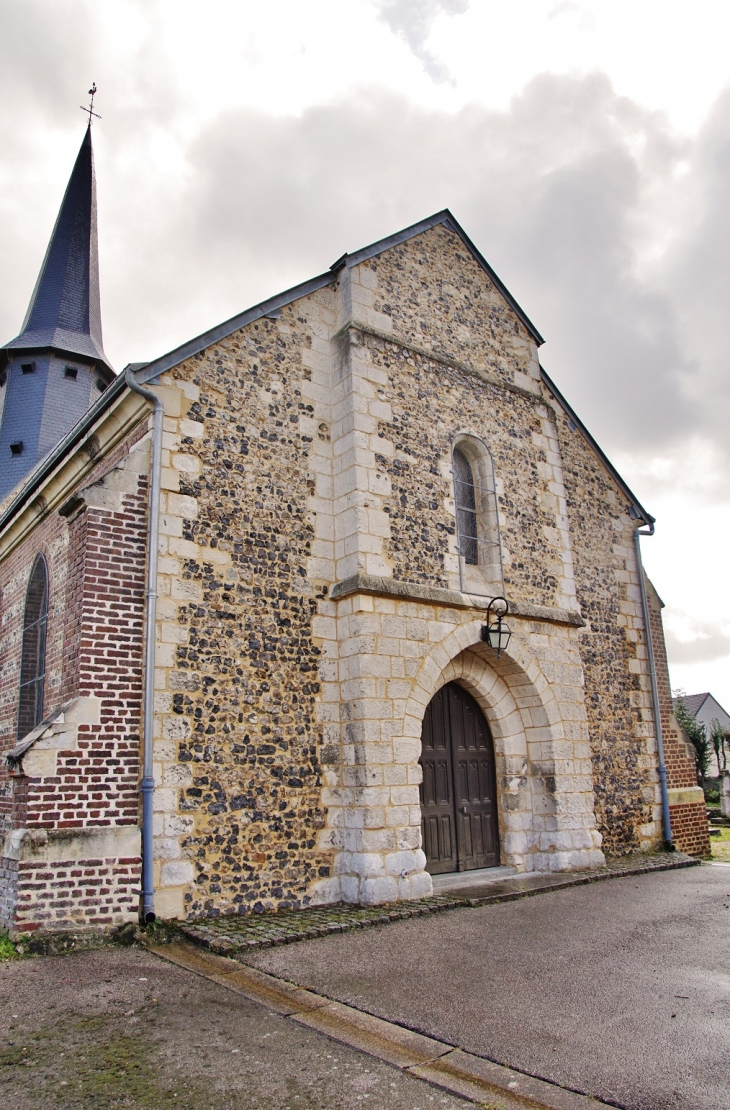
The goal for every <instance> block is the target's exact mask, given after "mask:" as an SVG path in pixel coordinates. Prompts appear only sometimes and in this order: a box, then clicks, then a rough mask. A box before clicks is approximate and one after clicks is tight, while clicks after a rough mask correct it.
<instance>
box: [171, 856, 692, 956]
mask: <svg viewBox="0 0 730 1110" xmlns="http://www.w3.org/2000/svg"><path fill="white" fill-rule="evenodd" d="M698 864H699V860H696V859H694V858H693V857H691V856H686V855H683V854H682V853H681V852H674V853H669V852H658V853H656V854H652V855H642V856H633V857H629V858H627V857H625V856H623V857H619V858H617V859H612V860H609V861H608V862H607V865H606V867H604V868H601V869H600V870H596V871H582V872H579V873H562V874H555V875H552V874H547V875H546V874H530V875H515V876H512V877H510V878H507V879H500V880H497V881H492V882H489V883H485V884H484V885H483V886H482V887H477V888H474V889H473V890H469V892H468V893H462V894H450V895H438V896H434V897H431V898H420V899H418V900H417V901H413V902H397V903H392V904H389V905H380V906H352V905H345V904H343V903H338V904H337V905H333V906H318V907H313V908H310V909H303V910H292V911H289V912H286V913H247V914H241V915H233V914H229V915H223V916H220V917H208V918H202V919H200V920H198V921H195V922H189V923H186V924H185V925H182V926H181V927H180V930H179V931H180V932H181V933H182V934H183V936H185V937H186V938H187V939H188V940H190V941H192V942H193V943H195V944H198V945H201V946H202V947H204V948H207V949H209V950H210V951H211V952H215V953H217V954H218V955H221V956H231V957H234V958H235V957H242V956H245V954H246V952H249V951H253V950H255V949H259V948H272V947H274V946H275V945H278V944H292V943H294V942H295V941H299V940H313V939H314V938H315V937H324V936H328V935H330V934H333V933H344V932H349V931H350V930H352V929H364V928H367V927H369V926H372V925H390V924H392V923H393V922H395V921H404V920H406V919H408V918H411V917H421V916H423V915H424V914H430V913H440V912H444V911H445V910H450V909H456V908H458V907H463V906H485V905H490V904H494V903H497V902H509V901H512V900H513V899H515V898H526V897H530V896H531V895H535V894H541V893H545V892H547V891H550V890H564V889H565V888H566V887H569V886H580V885H583V884H585V883H595V882H600V881H601V880H603V879H616V878H621V877H623V876H626V875H634V874H638V873H643V872H646V871H669V870H675V869H677V868H682V867H694V866H696V865H698Z"/></svg>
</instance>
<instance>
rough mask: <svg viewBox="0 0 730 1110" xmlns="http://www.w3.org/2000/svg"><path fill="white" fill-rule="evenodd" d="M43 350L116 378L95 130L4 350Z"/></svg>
mask: <svg viewBox="0 0 730 1110" xmlns="http://www.w3.org/2000/svg"><path fill="white" fill-rule="evenodd" d="M41 350H53V351H56V352H58V353H60V354H62V355H67V356H72V357H77V358H82V359H84V360H85V361H90V362H94V363H96V364H97V365H98V366H99V367H100V368H101V369H102V370H104V369H106V370H107V371H108V373H109V375H113V373H114V371H113V370H112V367H111V365H110V363H109V360H108V359H107V357H106V355H105V353H104V344H103V342H102V336H101V305H100V298H99V262H98V250H97V233H96V180H95V177H94V154H93V150H92V145H91V128H87V131H86V134H85V135H84V140H83V142H82V144H81V149H80V150H79V153H78V157H77V158H76V163H75V165H74V168H73V172H72V173H71V178H70V180H69V183H68V187H67V189H66V193H65V195H64V198H63V202H62V204H61V208H60V211H59V213H58V218H57V220H56V224H55V227H54V228H53V234H52V235H51V241H50V243H49V244H48V250H47V251H46V257H45V258H44V260H43V265H42V266H41V271H40V274H39V275H38V281H37V282H36V286H35V289H34V290H33V296H32V297H31V300H30V305H29V306H28V312H27V313H26V317H25V320H24V321H23V327H22V330H21V332H20V335H18V336H17V337H16V338H15V339H12V340H11V341H10V342H9V343H6V344H5V346H4V347H2V348H0V352H8V353H9V352H13V353H17V354H21V353H28V352H31V351H41ZM7 357H8V355H7V354H5V356H4V359H3V361H6V360H7ZM104 376H105V377H107V376H108V375H107V374H105V375H104Z"/></svg>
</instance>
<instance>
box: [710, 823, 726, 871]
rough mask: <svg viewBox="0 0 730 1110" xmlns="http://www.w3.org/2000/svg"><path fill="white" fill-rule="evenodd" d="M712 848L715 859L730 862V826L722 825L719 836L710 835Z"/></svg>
mask: <svg viewBox="0 0 730 1110" xmlns="http://www.w3.org/2000/svg"><path fill="white" fill-rule="evenodd" d="M711 827H712V826H711ZM710 850H711V852H712V858H713V859H716V860H719V861H720V862H721V863H730V827H728V826H722V827H721V828H720V835H719V836H711V837H710Z"/></svg>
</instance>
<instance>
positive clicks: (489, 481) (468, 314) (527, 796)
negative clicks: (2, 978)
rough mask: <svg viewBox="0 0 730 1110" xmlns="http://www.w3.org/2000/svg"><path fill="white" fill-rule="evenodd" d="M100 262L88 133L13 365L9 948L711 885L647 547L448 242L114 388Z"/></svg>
mask: <svg viewBox="0 0 730 1110" xmlns="http://www.w3.org/2000/svg"><path fill="white" fill-rule="evenodd" d="M96 236H97V233H96V201H95V190H94V170H93V157H92V143H91V132H90V130H89V131H87V133H86V136H85V137H84V141H83V143H82V146H81V150H80V152H79V155H78V159H77V161H76V165H75V167H74V169H73V173H72V175H71V180H70V182H69V185H68V189H67V191H66V194H65V196H64V199H63V203H62V206H61V210H60V213H59V216H58V220H57V222H56V226H55V228H54V230H53V233H52V236H51V241H50V245H49V248H48V252H47V254H46V258H45V260H44V262H43V265H42V267H41V272H40V276H39V278H38V282H37V285H36V288H35V291H34V292H33V295H32V297H31V302H30V307H29V309H28V314H27V316H26V319H25V321H24V323H23V326H22V329H21V332H20V334H19V336H18V337H17V338H16V339H13V340H12V341H11V342H8V343H6V344H5V346H4V347H2V349H0V382H1V383H2V384H1V386H0V639H1V648H0V650H1V655H0V660H1V662H0V747H1V752H0V926H2V927H3V928H7V929H9V930H10V931H11V934H12V935H14V936H17V935H20V934H23V933H27V932H30V931H40V932H41V933H43V932H52V931H58V930H73V931H76V932H78V931H83V930H92V931H93V930H105V929H109V928H111V927H113V926H116V925H120V924H123V923H125V922H127V921H131V920H136V919H137V916H138V915H139V914H141V915H142V917H143V918H146V919H147V920H151V919H152V915H155V914H156V915H157V916H158V917H162V918H167V919H191V918H195V917H202V916H208V915H217V914H227V913H248V912H251V911H259V912H260V911H261V910H286V909H291V908H300V907H304V906H310V905H316V904H323V903H333V902H340V901H344V902H351V903H362V904H376V903H388V902H397V901H398V900H401V899H413V898H419V897H423V896H425V895H429V894H430V893H431V892H432V890H433V886H434V882H435V883H436V884H437V886H438V883H439V881H440V880H439V876H442V875H445V874H451V873H454V872H460V871H479V870H483V869H490V868H498V867H502V868H511V869H512V871H513V872H517V873H523V872H531V871H576V870H578V871H579V870H583V869H592V868H597V867H601V866H602V865H603V864H604V861H605V855H609V854H610V855H624V854H628V853H632V852H636V851H644V852H647V851H654V850H657V849H661V848H662V847H664V846H667V842H669V846H674V847H676V848H677V849H681V850H683V851H687V852H690V853H694V854H697V855H703V854H706V853H707V852H708V844H709V842H708V833H707V821H706V819H705V809H704V798H703V794H702V791H701V789H700V788H699V787H698V786H697V779H696V775H695V769H694V761H693V758H692V755H691V752H690V751H689V750H688V747H687V745H686V742H685V741H684V740H683V738H682V736H681V734H680V732H679V731H678V729H677V728H676V723H675V722H674V719H673V717H672V705H671V696H670V689H669V676H668V671H667V663H666V654H665V649H664V638H663V633H662V623H661V607H662V603H661V601H660V600H659V598H658V596H657V594H656V592H655V591H654V589H653V588H652V586H651V583H650V582H648V580H647V579H646V577H645V576H644V574H643V571H642V567H641V554H640V545H639V540H638V535H639V534H640V533H641V534H647V533H651V532H652V531H653V528H654V521H653V518H652V517H651V515H650V514H649V513H648V512H647V510H646V509H644V508H643V507H642V505H641V504H640V503H639V501H638V500H637V498H636V497H635V496H634V494H633V493H632V492H631V490H630V489H629V488H628V486H627V485H626V483H625V482H624V481H623V479H622V478H621V476H620V475H619V474H618V473H617V472H616V470H615V469H614V467H613V466H612V464H611V463H610V461H609V460H608V459H607V457H606V456H605V455H604V453H603V452H602V451H601V449H600V447H599V446H598V445H597V444H596V442H595V441H594V439H593V438H592V436H591V435H590V433H589V432H588V430H587V429H586V428H585V426H584V425H583V424H582V422H581V420H580V419H579V417H578V416H577V415H576V413H575V412H574V411H573V409H572V408H571V406H570V404H569V403H568V401H567V400H566V399H565V398H564V397H563V396H562V394H561V393H560V391H559V390H558V388H557V387H556V385H555V384H554V383H553V382H552V381H551V379H550V378H549V377H548V375H547V374H546V373H545V371H544V369H543V368H542V367H541V365H540V361H539V357H538V349H539V347H540V345H541V343H542V337H541V336H540V334H539V332H538V331H537V329H536V327H535V326H534V324H533V323H532V322H531V321H530V319H529V317H528V316H527V315H526V314H525V312H524V311H523V309H522V308H521V307H520V306H519V305H518V304H517V302H516V301H515V300H514V298H513V297H512V296H511V295H510V293H509V291H508V290H507V289H506V288H505V287H504V285H503V284H502V282H501V281H500V280H499V278H498V277H497V275H496V274H495V273H494V271H493V270H492V269H491V267H490V266H489V264H488V262H487V261H486V260H485V259H484V258H483V256H482V255H481V253H480V252H479V250H478V249H477V247H476V246H475V245H474V244H473V243H472V242H471V240H470V239H469V237H468V236H467V234H466V233H465V231H464V230H463V229H462V228H461V227H460V225H459V224H458V223H457V221H456V219H455V218H454V217H453V215H452V214H451V213H450V212H449V211H447V210H445V211H442V212H439V213H437V214H436V215H434V216H431V217H429V218H428V219H424V220H422V221H421V222H419V223H417V224H414V225H413V226H411V227H408V228H405V229H404V230H402V231H398V232H397V233H395V234H393V235H391V236H389V237H388V238H386V239H383V240H381V241H379V242H377V243H373V244H372V245H370V246H368V247H364V248H363V249H361V250H359V251H356V252H355V253H353V254H344V255H342V257H341V258H339V259H338V260H337V261H336V262H335V263H334V264H333V265H332V266H331V267H330V269H329V270H327V271H326V272H325V273H323V274H319V275H318V276H316V277H313V278H312V279H311V280H309V281H306V282H304V283H303V284H301V285H299V286H297V287H295V288H294V289H290V290H288V291H286V292H284V293H281V294H279V295H277V296H275V297H272V298H270V299H269V300H268V301H265V302H263V303H262V304H259V305H256V306H255V307H253V308H250V309H247V310H246V311H243V312H241V313H240V314H239V315H238V316H235V317H234V318H233V319H231V320H228V321H226V322H225V323H222V324H218V325H216V326H215V327H213V328H211V330H210V331H208V332H206V333H205V334H203V335H201V336H198V337H197V338H195V339H191V340H190V341H189V342H188V343H185V344H184V345H183V346H182V347H179V348H178V349H177V350H174V351H171V352H170V353H168V354H164V355H162V356H161V357H158V358H155V359H153V360H152V361H151V362H149V363H143V364H133V365H130V366H127V367H126V368H125V369H124V371H123V372H121V373H119V374H117V375H115V374H114V371H113V370H112V368H111V367H110V365H109V362H108V360H107V358H106V356H105V354H104V348H103V344H102V329H101V313H100V298H99V275H98V265H97V237H96ZM505 873H506V872H505Z"/></svg>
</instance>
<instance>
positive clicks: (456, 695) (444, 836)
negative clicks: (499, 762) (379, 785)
mask: <svg viewBox="0 0 730 1110" xmlns="http://www.w3.org/2000/svg"><path fill="white" fill-rule="evenodd" d="M420 762H421V766H422V767H423V783H422V784H421V828H422V831H423V850H424V852H425V853H426V858H427V860H428V870H429V871H430V873H431V874H432V875H441V874H443V873H445V872H448V871H471V870H473V869H474V868H476V867H496V866H497V865H498V864H499V832H498V826H497V795H496V785H495V772H494V747H493V745H492V737H491V735H490V733H489V728H488V727H487V722H486V721H485V719H484V715H483V713H482V711H481V709H480V708H479V706H478V705H477V703H476V702H475V701H474V698H473V697H472V696H471V695H470V694H468V693H467V692H466V690H464V689H462V687H461V686H458V685H457V684H456V683H455V682H450V683H449V684H448V685H447V686H444V687H442V688H441V689H440V690H439V692H438V693H437V694H436V695H434V697H433V698H432V699H431V702H430V704H429V706H428V708H427V709H426V714H425V716H424V718H423V729H422V733H421V759H420Z"/></svg>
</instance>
